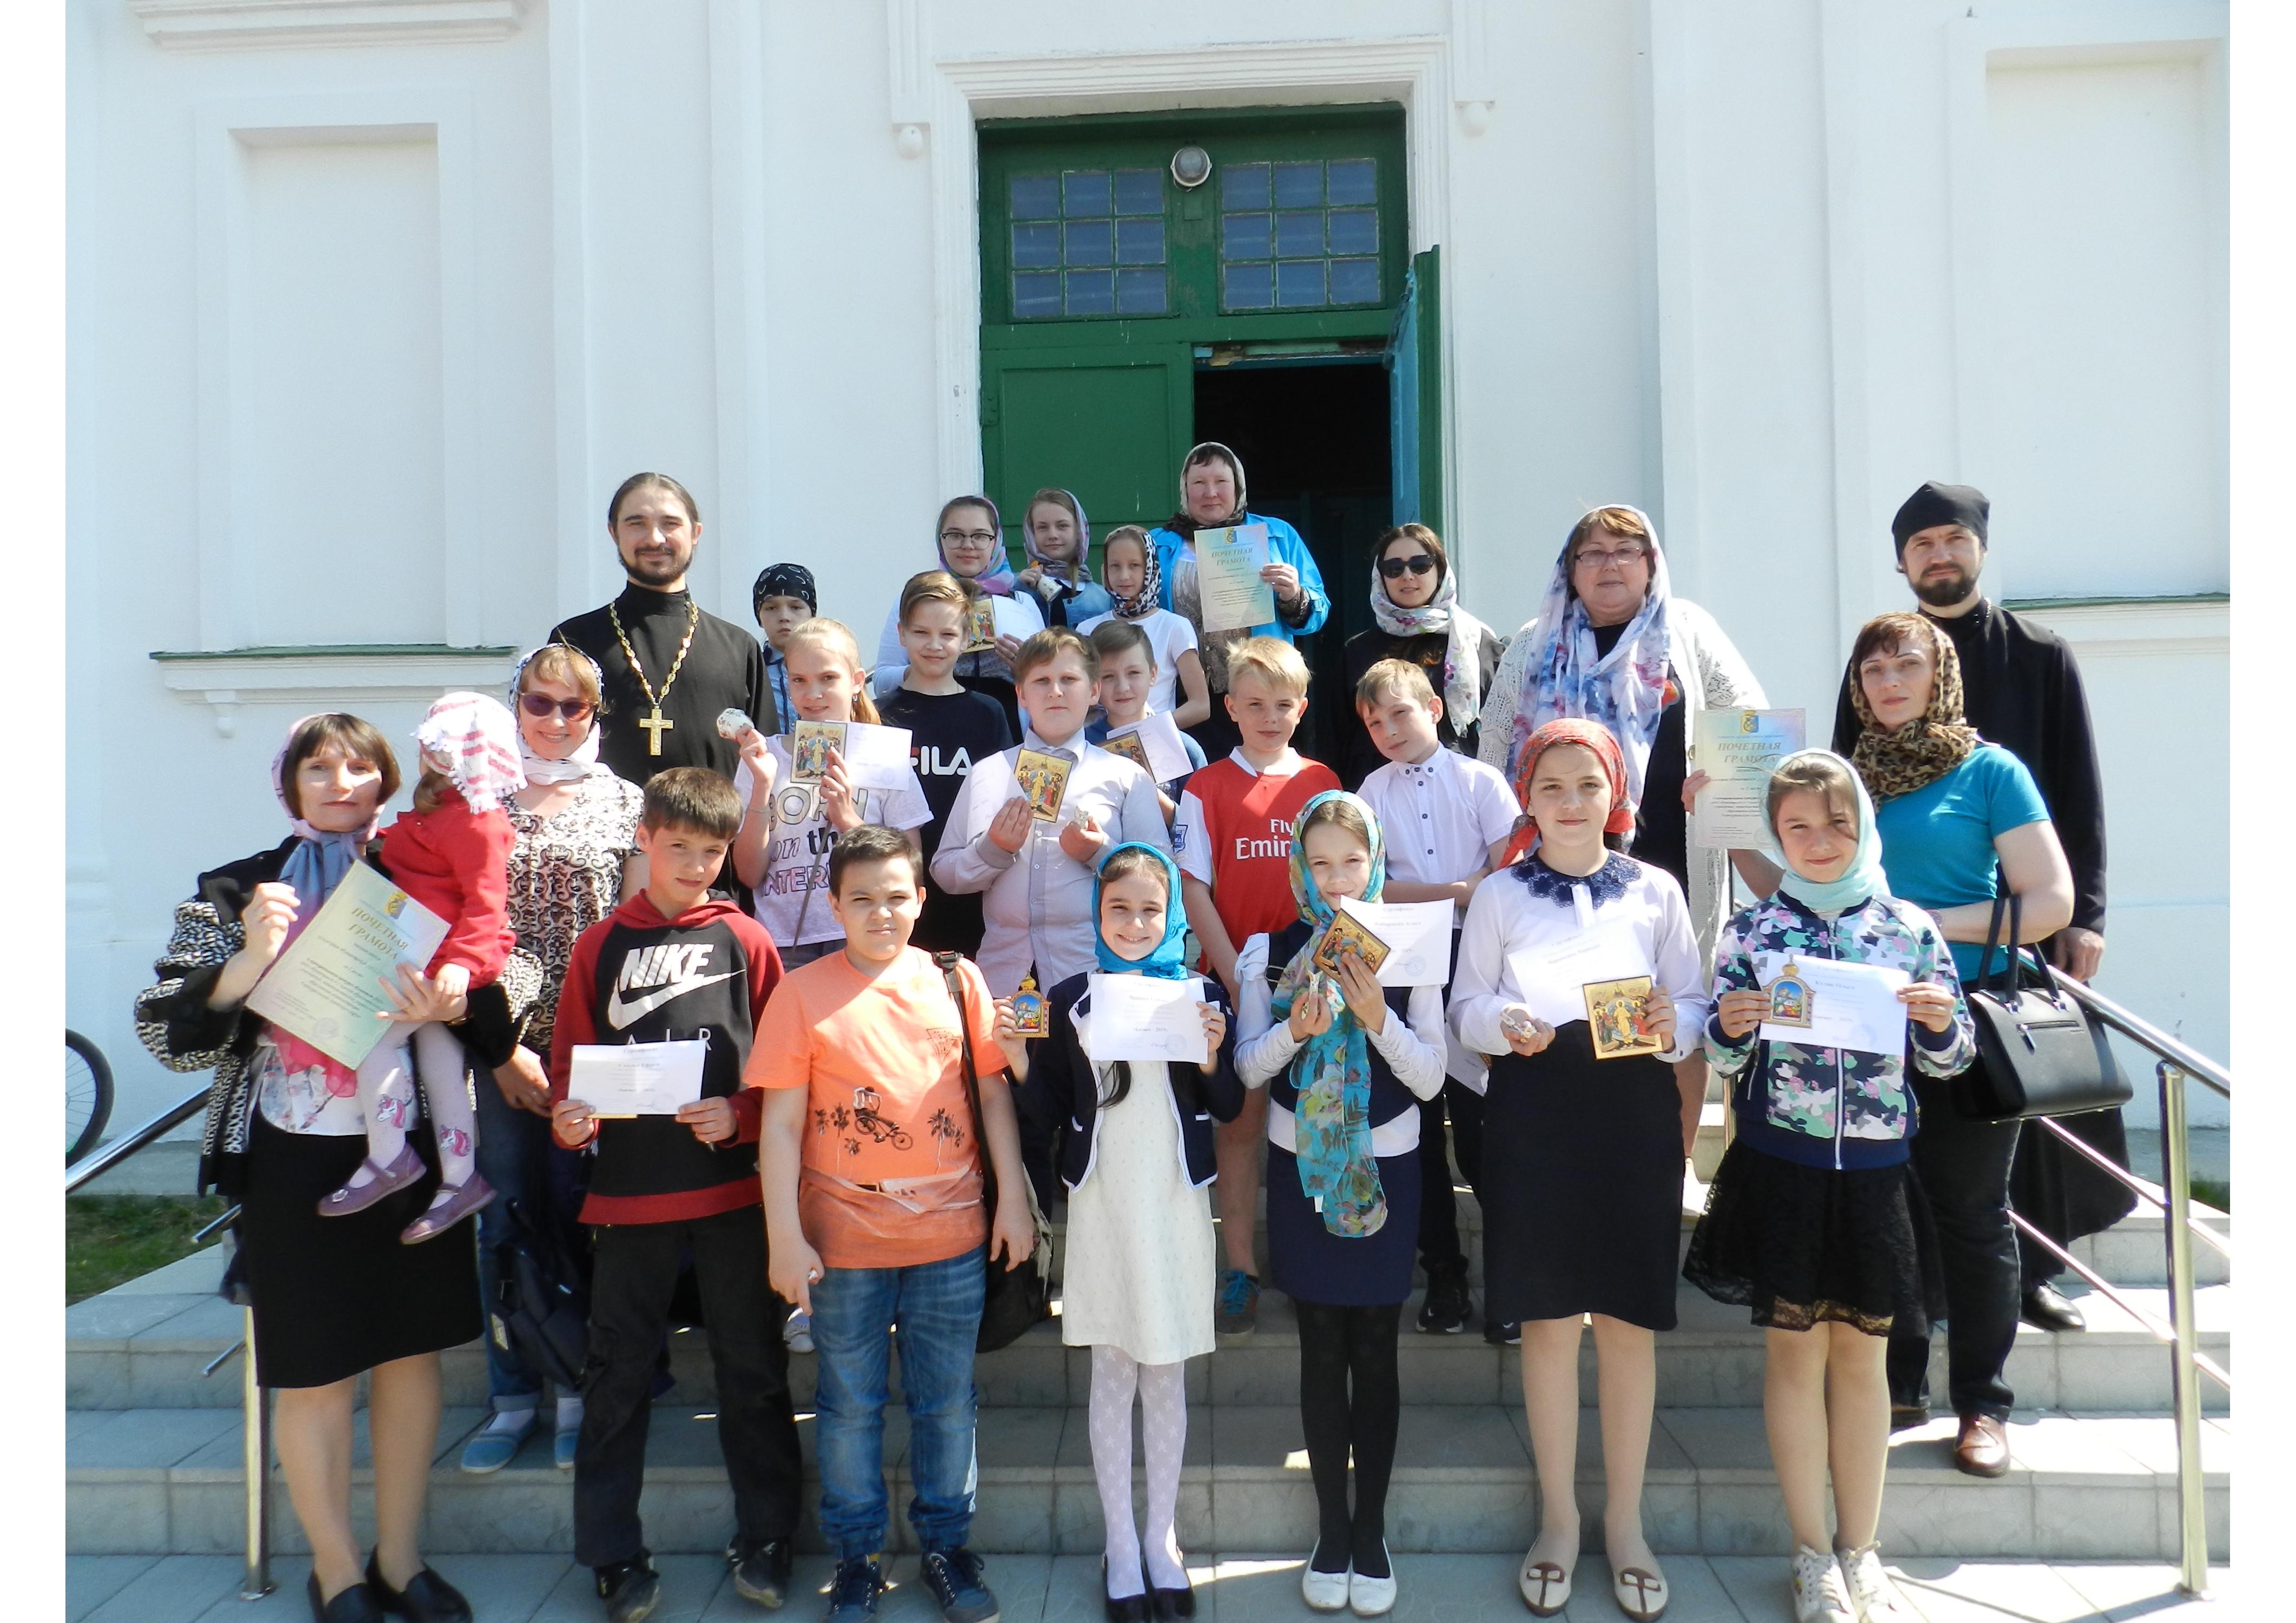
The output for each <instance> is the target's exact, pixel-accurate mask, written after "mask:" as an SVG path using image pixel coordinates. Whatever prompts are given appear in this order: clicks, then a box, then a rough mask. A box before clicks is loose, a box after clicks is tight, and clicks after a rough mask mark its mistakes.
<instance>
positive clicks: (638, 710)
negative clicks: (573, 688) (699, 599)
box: [550, 586, 777, 788]
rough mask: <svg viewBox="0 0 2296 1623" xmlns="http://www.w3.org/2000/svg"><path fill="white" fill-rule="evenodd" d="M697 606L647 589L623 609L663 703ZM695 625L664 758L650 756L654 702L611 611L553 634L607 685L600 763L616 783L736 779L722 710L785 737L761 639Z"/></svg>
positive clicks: (624, 599) (713, 620)
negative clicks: (699, 774)
mask: <svg viewBox="0 0 2296 1623" xmlns="http://www.w3.org/2000/svg"><path fill="white" fill-rule="evenodd" d="M692 605H693V599H692V597H690V596H689V595H688V594H685V593H684V592H656V591H652V590H650V589H649V588H647V587H644V586H630V587H628V588H627V589H626V590H625V591H624V592H623V593H622V594H621V595H620V596H619V597H618V598H616V599H615V600H614V602H613V604H612V607H613V609H614V610H615V611H616V612H618V613H619V615H620V617H621V622H622V631H623V633H624V635H627V637H628V639H629V643H630V647H631V648H632V649H633V650H635V652H636V653H637V656H638V660H639V663H640V664H642V665H643V666H644V668H645V677H646V681H647V682H650V683H652V685H653V691H654V692H655V693H657V694H660V693H661V691H662V683H663V681H664V680H665V679H666V678H667V677H668V675H669V671H670V667H671V665H672V664H674V663H675V662H676V659H677V651H678V647H679V645H680V644H681V643H684V642H685V628H686V626H687V624H688V621H689V619H690V617H691V610H692ZM550 637H551V640H552V641H553V642H564V643H572V644H573V645H574V646H575V647H577V648H578V649H580V650H581V651H582V652H584V653H586V654H588V655H589V656H590V657H591V658H592V659H593V660H596V661H597V662H598V669H599V671H600V673H601V674H602V675H603V677H604V685H605V708H604V709H603V712H602V713H601V715H600V716H599V718H598V730H599V738H598V758H599V759H600V760H602V761H603V762H604V763H605V764H606V765H607V766H609V767H611V769H612V771H613V773H614V775H616V776H618V777H624V778H627V779H628V780H629V781H630V782H631V783H635V784H637V785H639V786H640V787H641V788H643V787H644V784H645V783H646V781H647V780H648V779H649V778H651V777H652V776H653V775H654V774H655V773H657V772H666V771H668V769H669V768H670V767H672V766H707V767H709V768H710V769H711V770H712V771H714V772H720V773H723V774H724V775H726V776H727V777H729V778H730V777H732V776H733V775H734V767H735V766H737V765H738V764H739V763H740V754H739V752H738V751H737V750H734V746H733V743H732V742H730V741H729V740H726V739H723V738H720V737H718V736H717V715H718V712H719V711H721V710H727V709H738V710H742V711H743V712H745V713H746V714H748V716H749V717H750V719H752V720H753V721H755V722H756V723H757V724H758V730H759V731H761V732H764V733H766V734H772V733H774V732H775V731H776V730H777V729H776V718H775V715H774V700H773V690H772V688H771V687H770V686H769V685H768V684H767V680H766V656H765V653H764V652H763V650H761V649H760V648H759V647H758V641H757V639H756V638H755V637H753V636H751V635H750V634H749V633H748V632H746V631H744V630H742V628H741V627H739V626H736V625H734V624H733V623H732V622H731V621H730V620H721V619H718V618H717V616H716V615H714V614H704V615H702V616H701V618H700V619H698V620H695V621H693V647H692V648H691V649H690V650H689V651H688V652H687V653H686V656H685V664H684V665H683V666H681V667H679V668H678V672H677V679H676V681H675V682H673V683H671V684H669V693H668V697H667V698H665V699H664V700H663V701H662V706H661V714H662V718H663V719H664V720H665V721H667V722H668V723H669V724H670V725H668V726H666V727H664V728H662V729H661V734H660V737H661V750H660V754H656V753H654V752H653V751H652V748H651V747H650V746H651V742H652V729H651V728H649V727H646V726H644V725H641V724H642V723H643V722H644V721H645V720H646V719H647V718H648V717H650V716H652V713H653V703H652V701H651V700H649V699H648V698H647V697H646V696H645V689H644V686H643V685H642V684H640V683H639V681H638V678H637V676H636V675H635V673H634V672H633V671H632V670H631V669H630V661H629V659H628V656H627V655H626V654H624V653H623V652H622V646H621V643H620V641H619V639H618V638H616V636H615V635H614V624H613V620H612V619H611V617H610V616H609V615H608V613H607V611H605V610H604V609H593V610H592V611H590V612H589V613H587V614H578V615H576V616H574V617H573V618H572V619H569V620H565V621H563V622H562V623H561V624H560V625H559V626H558V627H556V628H555V629H554V630H553V631H552V632H551V634H550Z"/></svg>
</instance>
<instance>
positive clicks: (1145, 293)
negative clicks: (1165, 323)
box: [1116, 270, 1165, 316]
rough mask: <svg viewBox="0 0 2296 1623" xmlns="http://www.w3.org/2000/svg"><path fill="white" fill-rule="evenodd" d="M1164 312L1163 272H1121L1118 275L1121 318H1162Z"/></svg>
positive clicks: (1118, 299) (1117, 305)
mask: <svg viewBox="0 0 2296 1623" xmlns="http://www.w3.org/2000/svg"><path fill="white" fill-rule="evenodd" d="M1164 311H1165V292H1164V273H1163V272H1162V271H1160V270H1120V271H1119V272H1117V273H1116V313H1117V314H1118V315H1119V316H1161V315H1163V314H1164Z"/></svg>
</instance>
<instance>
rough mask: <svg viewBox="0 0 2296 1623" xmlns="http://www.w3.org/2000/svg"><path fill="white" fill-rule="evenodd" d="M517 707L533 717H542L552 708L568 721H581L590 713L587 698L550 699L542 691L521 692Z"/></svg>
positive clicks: (549, 712) (551, 710)
mask: <svg viewBox="0 0 2296 1623" xmlns="http://www.w3.org/2000/svg"><path fill="white" fill-rule="evenodd" d="M518 708H519V709H521V710H524V711H525V712H526V713H527V714H528V715H529V716H533V717H543V716H547V715H549V714H551V712H553V710H554V711H556V712H557V713H558V714H559V715H561V716H563V717H565V718H566V719H567V720H568V721H570V722H576V721H581V720H584V719H586V717H588V716H589V714H590V701H588V700H587V699H552V698H550V697H548V696H546V695H545V694H542V693H521V694H520V695H519V696H518Z"/></svg>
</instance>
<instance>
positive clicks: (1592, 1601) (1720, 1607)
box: [1493, 1551, 1743, 1623]
mask: <svg viewBox="0 0 2296 1623" xmlns="http://www.w3.org/2000/svg"><path fill="white" fill-rule="evenodd" d="M1520 1561H1521V1557H1520V1556H1512V1557H1509V1558H1507V1565H1506V1592H1507V1593H1508V1594H1520V1593H1521V1591H1519V1590H1517V1589H1516V1587H1515V1571H1516V1567H1517V1563H1518V1562H1520ZM1659 1565H1660V1567H1661V1570H1662V1573H1663V1576H1664V1577H1665V1578H1666V1583H1667V1589H1668V1592H1669V1594H1668V1600H1667V1606H1666V1616H1667V1619H1668V1623H1740V1619H1741V1617H1742V1615H1743V1614H1742V1613H1741V1612H1740V1611H1739V1610H1738V1603H1737V1602H1735V1601H1734V1600H1733V1599H1732V1598H1731V1596H1730V1592H1729V1591H1728V1590H1727V1589H1726V1588H1725V1587H1724V1586H1723V1584H1722V1580H1721V1579H1720V1578H1718V1576H1716V1574H1715V1572H1714V1570H1713V1568H1712V1567H1710V1565H1709V1564H1708V1563H1707V1562H1706V1561H1705V1559H1704V1558H1703V1557H1702V1556H1697V1555H1668V1556H1661V1559H1660V1562H1659ZM1570 1580H1571V1587H1570V1604H1569V1605H1568V1606H1566V1607H1564V1608H1563V1611H1562V1615H1563V1617H1564V1618H1565V1619H1567V1620H1568V1623H1620V1618H1621V1616H1622V1615H1623V1614H1622V1613H1621V1612H1620V1609H1619V1603H1618V1602H1617V1600H1616V1599H1614V1598H1613V1596H1612V1594H1611V1563H1610V1562H1609V1561H1608V1560H1607V1559H1606V1558H1605V1557H1603V1555H1602V1554H1601V1553H1598V1552H1594V1551H1588V1552H1587V1553H1582V1554H1581V1555H1580V1556H1579V1564H1578V1565H1577V1566H1576V1567H1574V1568H1572V1569H1571V1572H1570ZM1493 1610H1496V1607H1494V1608H1493Z"/></svg>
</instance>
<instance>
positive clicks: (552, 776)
mask: <svg viewBox="0 0 2296 1623" xmlns="http://www.w3.org/2000/svg"><path fill="white" fill-rule="evenodd" d="M542 647H543V648H552V647H556V648H563V649H564V650H566V652H569V653H570V654H572V655H573V656H574V657H575V658H576V659H578V660H581V661H582V662H583V663H584V664H585V665H587V666H588V667H589V668H590V679H591V681H593V682H594V683H596V684H598V685H599V689H600V691H601V692H603V691H604V684H605V676H604V673H603V672H601V671H600V670H599V668H598V662H597V660H594V659H592V658H591V657H590V656H589V655H588V654H586V653H584V652H582V651H581V650H580V649H578V648H577V647H575V646H574V645H573V644H572V643H544V644H543V645H542ZM540 652H542V648H529V649H528V650H527V651H526V652H524V653H522V654H521V655H520V656H519V660H518V668H517V669H516V670H514V671H512V672H511V674H510V703H511V707H512V709H513V710H515V709H517V706H518V701H519V699H520V698H521V686H522V684H524V683H525V681H526V668H527V666H528V665H529V664H530V663H532V662H533V660H534V657H535V656H536V655H537V654H538V653H540ZM511 719H512V725H516V722H517V719H518V718H517V717H516V716H512V718H511ZM517 732H518V754H519V760H520V763H521V765H522V766H524V767H525V768H526V781H527V782H528V783H578V782H580V781H581V780H582V779H584V778H594V777H611V776H612V775H613V772H612V769H611V768H610V767H608V766H604V765H603V763H601V762H600V761H599V759H598V717H597V712H596V711H594V710H593V711H592V712H591V715H590V730H589V731H588V732H587V733H586V734H583V735H582V742H580V743H578V744H577V745H575V746H574V752H573V753H572V754H571V755H567V756H562V757H560V758H556V759H554V760H553V759H552V758H549V757H547V756H541V755H537V754H536V753H535V752H534V751H533V750H531V749H529V748H528V746H527V742H526V729H525V728H523V727H519V728H517Z"/></svg>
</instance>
